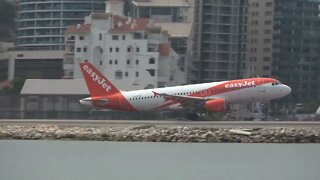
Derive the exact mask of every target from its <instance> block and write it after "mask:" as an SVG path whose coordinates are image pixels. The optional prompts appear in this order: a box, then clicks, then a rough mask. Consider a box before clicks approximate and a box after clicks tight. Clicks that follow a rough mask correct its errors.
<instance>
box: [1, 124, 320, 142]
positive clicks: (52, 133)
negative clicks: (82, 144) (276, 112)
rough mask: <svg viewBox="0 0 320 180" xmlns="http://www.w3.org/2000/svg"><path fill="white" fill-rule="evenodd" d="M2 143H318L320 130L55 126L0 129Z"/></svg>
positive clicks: (4, 127) (7, 127)
mask: <svg viewBox="0 0 320 180" xmlns="http://www.w3.org/2000/svg"><path fill="white" fill-rule="evenodd" d="M0 139H2V140H11V139H19V140H83V141H125V142H183V143H189V142H192V143H320V129H310V128H309V129H306V128H300V129H296V128H267V129H265V128H263V129H260V128H256V129H228V128H194V127H192V128H191V127H190V128H189V127H173V128H165V127H156V126H147V125H146V126H138V127H125V128H123V127H99V128H87V127H58V126H53V125H38V126H0Z"/></svg>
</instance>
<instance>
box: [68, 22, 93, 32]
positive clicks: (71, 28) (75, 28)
mask: <svg viewBox="0 0 320 180" xmlns="http://www.w3.org/2000/svg"><path fill="white" fill-rule="evenodd" d="M90 29H91V24H78V25H75V26H68V27H67V28H66V32H68V33H87V32H90Z"/></svg>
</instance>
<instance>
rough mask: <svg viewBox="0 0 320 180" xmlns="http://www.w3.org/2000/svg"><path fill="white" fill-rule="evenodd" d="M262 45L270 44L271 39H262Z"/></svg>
mask: <svg viewBox="0 0 320 180" xmlns="http://www.w3.org/2000/svg"><path fill="white" fill-rule="evenodd" d="M263 42H264V43H271V39H264V41H263Z"/></svg>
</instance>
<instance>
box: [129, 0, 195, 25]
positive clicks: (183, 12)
mask: <svg viewBox="0 0 320 180" xmlns="http://www.w3.org/2000/svg"><path fill="white" fill-rule="evenodd" d="M189 1H191V0H189ZM128 2H129V3H130V5H129V6H130V7H129V9H130V10H129V15H130V16H132V17H134V18H149V19H152V20H153V21H155V22H161V23H164V22H166V23H168V22H189V23H190V22H192V18H193V14H192V13H190V9H189V8H190V5H189V4H188V2H186V1H184V0H129V1H128ZM189 3H190V2H189Z"/></svg>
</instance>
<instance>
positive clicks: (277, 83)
mask: <svg viewBox="0 0 320 180" xmlns="http://www.w3.org/2000/svg"><path fill="white" fill-rule="evenodd" d="M280 84H281V82H280V81H276V82H273V83H272V86H277V85H280Z"/></svg>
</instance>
